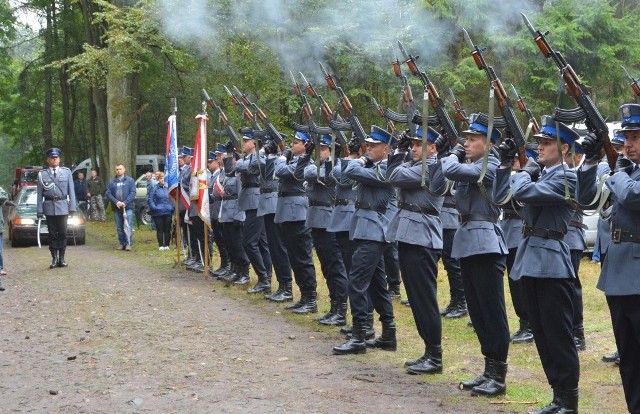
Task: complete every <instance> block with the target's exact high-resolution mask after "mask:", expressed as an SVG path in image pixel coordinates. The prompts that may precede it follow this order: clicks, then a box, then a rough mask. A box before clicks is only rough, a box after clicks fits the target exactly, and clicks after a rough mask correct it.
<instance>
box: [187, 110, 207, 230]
mask: <svg viewBox="0 0 640 414" xmlns="http://www.w3.org/2000/svg"><path fill="white" fill-rule="evenodd" d="M208 120H209V118H208V117H207V116H206V115H202V114H201V115H198V116H196V121H198V131H197V132H196V142H195V144H194V146H193V160H192V161H191V186H190V187H191V191H190V194H189V197H190V198H191V200H192V201H196V200H197V201H198V216H200V218H201V219H202V221H204V222H205V223H206V225H207V226H209V227H211V217H210V212H209V189H208V186H207V121H208Z"/></svg>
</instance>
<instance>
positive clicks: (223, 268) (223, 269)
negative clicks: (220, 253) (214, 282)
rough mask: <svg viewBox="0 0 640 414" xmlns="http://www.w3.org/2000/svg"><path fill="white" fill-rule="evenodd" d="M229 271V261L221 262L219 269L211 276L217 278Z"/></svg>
mask: <svg viewBox="0 0 640 414" xmlns="http://www.w3.org/2000/svg"><path fill="white" fill-rule="evenodd" d="M228 270H229V261H227V260H222V261H221V262H220V267H219V268H217V269H216V270H214V271H213V272H212V274H213V276H215V277H219V276H220V275H222V274H224V273H226V272H227V271H228Z"/></svg>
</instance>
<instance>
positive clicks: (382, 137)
mask: <svg viewBox="0 0 640 414" xmlns="http://www.w3.org/2000/svg"><path fill="white" fill-rule="evenodd" d="M390 140H391V133H390V132H389V131H387V130H386V129H383V128H380V127H379V126H377V125H371V135H369V136H368V137H367V138H365V140H364V142H366V143H369V144H388V143H389V141H390Z"/></svg>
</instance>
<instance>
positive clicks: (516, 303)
mask: <svg viewBox="0 0 640 414" xmlns="http://www.w3.org/2000/svg"><path fill="white" fill-rule="evenodd" d="M517 252H518V248H517V247H514V248H513V249H509V254H507V280H508V281H509V292H511V302H512V303H513V310H515V311H516V315H518V318H520V321H528V320H529V319H528V318H527V307H526V306H525V304H524V293H523V292H522V283H521V282H520V279H518V280H513V279H511V278H510V277H509V275H510V274H511V268H512V267H513V262H514V261H515V259H516V253H517Z"/></svg>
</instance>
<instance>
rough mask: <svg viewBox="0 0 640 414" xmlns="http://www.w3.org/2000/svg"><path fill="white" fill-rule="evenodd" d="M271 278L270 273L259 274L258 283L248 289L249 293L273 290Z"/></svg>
mask: <svg viewBox="0 0 640 414" xmlns="http://www.w3.org/2000/svg"><path fill="white" fill-rule="evenodd" d="M270 279H271V278H270V277H269V276H268V275H262V276H258V283H256V284H255V285H254V286H253V287H252V288H251V289H249V290H247V293H251V294H253V293H262V292H271V280H270Z"/></svg>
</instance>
